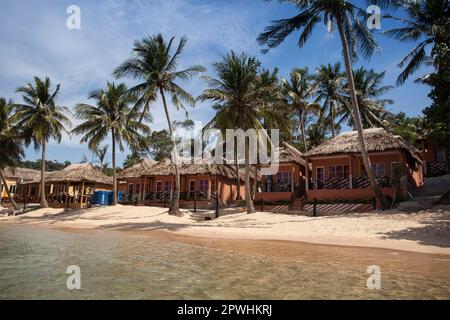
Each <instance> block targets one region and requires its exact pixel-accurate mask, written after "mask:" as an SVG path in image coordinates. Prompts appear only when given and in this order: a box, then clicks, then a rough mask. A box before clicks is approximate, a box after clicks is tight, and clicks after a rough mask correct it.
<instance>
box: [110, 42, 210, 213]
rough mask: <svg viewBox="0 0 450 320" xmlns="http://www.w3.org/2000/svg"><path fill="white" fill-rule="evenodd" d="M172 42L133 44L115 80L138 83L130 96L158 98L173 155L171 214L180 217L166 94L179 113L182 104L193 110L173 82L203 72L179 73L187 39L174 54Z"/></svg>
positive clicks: (190, 101) (188, 97)
mask: <svg viewBox="0 0 450 320" xmlns="http://www.w3.org/2000/svg"><path fill="white" fill-rule="evenodd" d="M174 40H175V38H174V37H172V38H171V39H170V40H169V42H167V41H166V40H165V39H164V38H163V36H162V35H161V34H158V35H156V36H151V37H148V38H145V39H143V40H142V41H135V43H134V48H133V57H131V58H130V59H128V60H126V61H125V62H124V63H123V64H121V65H120V66H119V67H118V68H117V69H116V70H115V71H114V75H115V76H116V77H118V78H119V77H123V76H128V77H131V78H133V79H138V80H139V81H140V83H139V84H138V85H136V86H134V87H132V88H131V89H130V92H131V93H134V94H138V95H140V96H146V97H151V98H153V97H156V96H157V95H159V96H160V98H161V100H162V102H163V106H164V112H165V115H166V119H167V125H168V128H169V133H170V135H171V139H172V144H173V152H172V159H173V162H174V166H175V175H176V179H175V194H174V197H173V201H172V205H171V209H170V211H169V213H170V214H174V215H181V213H180V210H179V207H180V204H179V202H180V200H179V199H180V170H179V163H178V152H177V146H176V139H175V137H174V135H173V127H172V121H171V117H170V113H169V108H168V105H167V101H166V94H168V95H170V97H171V98H172V104H173V105H174V106H175V107H176V108H177V110H179V109H180V108H182V109H184V104H187V105H191V106H194V98H193V97H192V95H191V94H189V93H188V92H187V91H186V90H184V89H183V88H182V87H181V86H180V85H178V84H177V83H176V82H175V81H177V80H187V79H190V78H191V77H192V76H194V75H197V74H198V73H200V72H204V71H205V68H203V67H202V66H200V65H194V66H191V67H188V68H187V69H184V70H178V60H179V58H180V55H181V53H182V52H183V49H184V47H185V46H186V42H187V39H186V38H184V37H182V38H181V39H180V41H179V42H178V46H177V48H176V49H175V52H172V45H173V42H174Z"/></svg>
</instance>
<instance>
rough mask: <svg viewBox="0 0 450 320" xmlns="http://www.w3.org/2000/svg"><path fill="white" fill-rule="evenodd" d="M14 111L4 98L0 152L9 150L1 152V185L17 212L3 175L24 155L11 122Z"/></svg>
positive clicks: (0, 115) (0, 102)
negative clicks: (8, 167) (5, 170)
mask: <svg viewBox="0 0 450 320" xmlns="http://www.w3.org/2000/svg"><path fill="white" fill-rule="evenodd" d="M13 109H14V107H13V104H12V102H6V100H5V99H4V98H0V150H7V152H0V185H1V184H3V185H4V186H5V191H6V195H7V196H8V199H9V202H10V203H11V204H12V205H13V207H14V209H15V210H18V209H19V206H18V205H17V204H16V202H15V201H14V199H13V198H12V196H11V193H10V192H9V187H8V183H7V182H6V179H5V176H4V174H3V170H4V169H5V167H6V166H15V165H16V164H17V162H18V161H19V160H20V158H21V157H22V156H23V155H24V151H23V147H22V141H21V139H20V137H19V133H18V131H17V128H15V127H14V126H13V123H12V121H11V117H12V113H13Z"/></svg>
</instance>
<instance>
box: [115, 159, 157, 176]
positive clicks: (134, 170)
mask: <svg viewBox="0 0 450 320" xmlns="http://www.w3.org/2000/svg"><path fill="white" fill-rule="evenodd" d="M157 163H158V162H157V161H155V160H151V159H148V158H144V159H142V160H141V162H139V163H138V164H136V165H134V166H131V167H129V168H126V169H124V170H123V171H122V172H120V173H119V174H118V175H117V178H118V179H132V178H140V177H142V176H143V175H145V174H146V173H148V172H150V171H151V168H153V166H155V165H156V164H157Z"/></svg>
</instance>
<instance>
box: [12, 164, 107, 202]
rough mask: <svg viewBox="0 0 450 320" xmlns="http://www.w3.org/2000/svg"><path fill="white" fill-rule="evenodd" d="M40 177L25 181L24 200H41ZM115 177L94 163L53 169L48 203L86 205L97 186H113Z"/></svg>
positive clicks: (47, 188) (49, 176)
mask: <svg viewBox="0 0 450 320" xmlns="http://www.w3.org/2000/svg"><path fill="white" fill-rule="evenodd" d="M40 187H41V184H40V178H38V179H35V180H33V181H31V182H28V183H24V184H22V185H21V190H20V194H21V198H20V199H18V200H20V201H25V202H27V203H38V202H39V200H40V197H39V194H40ZM112 187H113V183H112V178H111V177H108V176H106V175H105V174H103V172H102V171H101V170H100V169H99V168H97V167H95V166H93V165H91V164H90V163H80V164H72V165H70V166H68V167H67V168H65V169H63V170H60V171H54V172H49V173H47V175H46V178H45V194H46V198H47V201H48V204H49V205H50V206H51V207H54V208H83V207H85V206H87V205H89V204H90V203H91V198H92V195H93V194H94V192H95V191H96V190H112Z"/></svg>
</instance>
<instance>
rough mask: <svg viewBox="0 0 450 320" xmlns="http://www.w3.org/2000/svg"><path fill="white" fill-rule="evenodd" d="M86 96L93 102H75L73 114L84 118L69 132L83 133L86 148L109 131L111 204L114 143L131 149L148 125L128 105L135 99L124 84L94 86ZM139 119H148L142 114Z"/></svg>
mask: <svg viewBox="0 0 450 320" xmlns="http://www.w3.org/2000/svg"><path fill="white" fill-rule="evenodd" d="M89 99H92V100H94V101H95V103H96V104H95V106H93V105H89V104H83V103H82V104H78V105H77V106H76V107H75V116H76V117H77V118H78V119H81V120H84V122H83V123H81V124H80V125H78V126H77V127H75V128H74V129H73V130H72V132H73V133H75V134H84V136H83V137H82V138H81V142H84V143H86V142H87V143H88V146H89V148H90V149H94V150H95V149H97V148H98V146H99V145H100V143H101V142H102V141H103V140H104V139H106V138H107V137H108V136H109V135H111V149H112V150H111V153H112V166H113V168H112V169H113V190H114V198H113V199H114V200H113V204H114V205H116V204H117V179H116V146H119V149H120V150H121V151H122V152H123V151H124V150H125V144H127V145H128V146H129V147H130V148H131V149H139V148H143V147H144V145H145V138H144V136H143V134H149V133H150V129H149V127H148V126H147V125H146V124H145V123H144V122H141V121H140V120H141V119H140V117H141V114H139V113H138V112H136V111H135V110H134V111H133V109H132V108H131V106H134V105H135V103H136V102H137V100H138V97H137V96H136V95H133V94H128V88H127V87H126V85H125V84H123V83H121V84H119V85H116V84H114V83H110V82H108V83H107V87H106V89H100V90H95V91H93V92H91V93H90V94H89ZM143 120H148V119H147V118H146V117H145V116H144V119H143Z"/></svg>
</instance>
